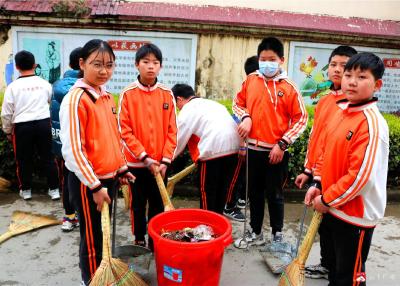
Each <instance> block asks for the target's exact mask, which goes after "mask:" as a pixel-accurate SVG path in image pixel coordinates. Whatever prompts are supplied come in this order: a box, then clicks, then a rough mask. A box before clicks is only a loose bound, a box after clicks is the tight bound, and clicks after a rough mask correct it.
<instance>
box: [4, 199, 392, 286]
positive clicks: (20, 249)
mask: <svg viewBox="0 0 400 286" xmlns="http://www.w3.org/2000/svg"><path fill="white" fill-rule="evenodd" d="M172 202H173V204H174V205H175V207H176V208H181V207H185V208H187V207H192V208H197V207H198V205H199V203H198V199H197V198H190V199H182V198H174V199H173V201H172ZM123 204H124V202H123V199H122V198H120V199H119V200H118V212H117V223H118V225H117V236H116V237H117V238H116V241H117V245H123V244H130V243H132V239H133V237H132V235H131V232H130V220H129V215H128V213H127V211H125V210H124V209H123ZM15 210H20V211H31V212H34V213H40V214H43V215H53V216H55V217H57V218H58V219H60V220H61V219H62V215H63V209H62V205H61V201H57V202H53V201H51V200H50V198H49V197H48V196H47V195H45V194H35V193H33V198H32V200H31V201H23V200H22V199H20V198H19V196H18V195H17V194H16V193H0V233H4V232H5V231H6V230H7V227H8V225H9V223H10V219H11V214H12V212H13V211H15ZM302 213H303V206H302V204H300V203H287V204H286V205H285V227H284V233H285V239H286V240H287V241H290V242H292V243H295V240H296V235H297V233H298V229H299V221H300V219H301V216H302ZM310 219H311V212H309V213H308V215H307V219H306V224H308V222H309V220H310ZM268 221H269V220H268V217H267V211H266V217H265V220H264V226H265V227H264V233H265V235H266V238H268V234H269V229H268V227H267V225H268ZM232 227H233V232H232V236H233V238H234V239H235V238H238V237H240V236H242V232H243V223H241V222H235V221H233V222H232ZM317 239H318V238H317ZM78 247H79V231H78V230H77V229H76V230H74V231H72V232H70V233H63V232H62V231H61V229H60V226H51V227H47V228H43V229H40V230H36V231H32V232H29V233H26V234H22V235H19V236H16V237H13V238H11V239H9V240H8V241H6V242H4V243H3V244H1V245H0V285H79V283H80V271H79V268H78ZM318 260H319V246H318V242H317V241H316V243H314V246H313V249H312V250H311V254H310V257H309V260H308V263H311V264H315V263H317V262H318ZM399 269H400V204H399V203H397V204H391V205H388V207H387V211H386V216H385V218H384V219H383V220H382V221H381V223H380V224H379V225H378V226H377V229H376V230H375V232H374V237H373V241H372V246H371V250H370V255H369V259H368V262H367V281H368V285H376V286H378V285H379V286H386V285H387V286H391V285H399V284H400V282H399V281H400V273H399V271H398V270H399ZM205 275H206V274H205ZM144 279H145V280H146V281H147V282H148V283H149V284H150V285H157V278H156V272H155V265H154V260H152V261H151V264H150V269H149V272H148V273H147V274H145V275H144ZM278 279H279V277H278V276H276V275H273V274H272V273H271V271H270V270H269V269H268V268H267V266H266V264H265V262H264V260H263V259H262V257H261V255H260V254H259V250H258V249H257V248H250V249H249V250H238V249H236V248H234V247H233V246H232V245H231V246H229V247H228V248H227V249H226V251H225V255H224V260H223V266H222V270H221V280H220V285H233V286H234V285H241V286H243V285H277V281H278ZM327 284H328V283H327V280H311V279H307V280H306V285H327ZM177 285H178V284H177Z"/></svg>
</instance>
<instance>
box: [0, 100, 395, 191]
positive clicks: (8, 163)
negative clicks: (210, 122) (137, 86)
mask: <svg viewBox="0 0 400 286" xmlns="http://www.w3.org/2000/svg"><path fill="white" fill-rule="evenodd" d="M220 102H221V103H222V104H223V105H225V106H226V108H227V109H228V111H229V112H232V108H231V105H232V102H231V100H223V101H220ZM1 103H2V94H0V106H1ZM307 111H308V113H309V122H308V126H307V129H306V130H305V132H304V133H303V135H302V136H301V137H300V138H299V139H298V140H297V141H296V142H295V144H293V145H292V146H290V147H289V152H290V154H291V159H290V162H289V178H290V180H289V182H288V183H289V187H293V181H294V179H295V178H296V176H297V175H298V174H299V173H301V172H302V170H303V163H304V156H305V153H306V151H307V140H308V135H309V133H310V130H311V126H312V121H313V115H314V108H313V107H311V106H309V107H307ZM384 118H385V119H386V121H387V122H388V125H389V130H390V134H389V136H390V154H389V174H388V185H389V187H399V186H400V118H399V117H398V116H396V115H393V114H384ZM191 163H192V161H191V159H190V156H189V154H188V152H187V151H185V152H184V154H183V155H182V156H180V157H179V158H177V159H176V160H175V162H174V164H173V165H172V167H171V170H170V171H171V173H172V174H174V173H176V172H178V171H180V170H182V169H183V168H184V167H186V166H188V165H190V164H191ZM0 176H3V177H5V178H7V179H11V180H13V181H15V160H14V154H13V151H12V144H11V142H9V141H8V140H7V139H6V136H5V135H4V133H3V131H0ZM195 181H196V177H195V175H191V176H189V177H188V178H187V179H185V180H184V181H183V183H184V184H191V185H193V184H195Z"/></svg>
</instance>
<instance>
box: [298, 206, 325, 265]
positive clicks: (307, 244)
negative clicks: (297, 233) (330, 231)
mask: <svg viewBox="0 0 400 286" xmlns="http://www.w3.org/2000/svg"><path fill="white" fill-rule="evenodd" d="M321 220H322V213H320V212H317V211H314V215H313V218H312V220H311V222H310V226H309V227H308V230H307V233H306V236H305V237H304V239H303V242H302V243H301V246H300V250H299V262H300V263H301V264H303V265H305V263H306V261H307V258H308V255H309V254H310V250H311V247H312V245H313V242H314V239H315V235H316V234H317V231H318V228H319V225H320V223H321Z"/></svg>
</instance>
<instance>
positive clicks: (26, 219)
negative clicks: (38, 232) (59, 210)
mask: <svg viewBox="0 0 400 286" xmlns="http://www.w3.org/2000/svg"><path fill="white" fill-rule="evenodd" d="M56 224H60V221H59V220H57V219H56V218H54V217H51V216H45V215H40V214H33V213H30V212H23V211H14V212H13V214H12V216H11V223H10V225H9V227H8V230H7V232H6V233H4V234H3V235H2V236H1V237H0V243H2V242H4V241H6V240H7V239H9V238H11V237H13V236H15V235H18V234H22V233H25V232H28V231H31V230H34V229H38V228H42V227H45V226H50V225H56Z"/></svg>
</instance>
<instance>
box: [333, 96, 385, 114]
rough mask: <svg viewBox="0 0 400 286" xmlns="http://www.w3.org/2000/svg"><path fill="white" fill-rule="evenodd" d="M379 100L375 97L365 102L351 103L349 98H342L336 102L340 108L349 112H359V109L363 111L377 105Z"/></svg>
mask: <svg viewBox="0 0 400 286" xmlns="http://www.w3.org/2000/svg"><path fill="white" fill-rule="evenodd" d="M377 102H378V98H377V97H373V98H371V99H369V100H366V101H364V102H360V103H355V104H351V103H350V102H349V101H348V100H347V99H342V100H338V101H337V102H336V104H337V105H338V106H339V107H340V108H342V109H344V110H347V112H349V113H350V112H358V111H363V110H366V109H369V108H371V107H373V106H376V104H377Z"/></svg>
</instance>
